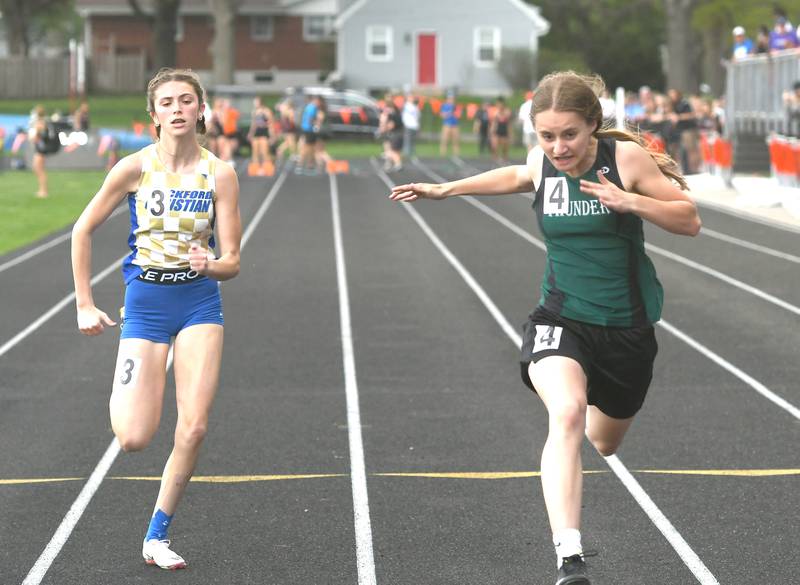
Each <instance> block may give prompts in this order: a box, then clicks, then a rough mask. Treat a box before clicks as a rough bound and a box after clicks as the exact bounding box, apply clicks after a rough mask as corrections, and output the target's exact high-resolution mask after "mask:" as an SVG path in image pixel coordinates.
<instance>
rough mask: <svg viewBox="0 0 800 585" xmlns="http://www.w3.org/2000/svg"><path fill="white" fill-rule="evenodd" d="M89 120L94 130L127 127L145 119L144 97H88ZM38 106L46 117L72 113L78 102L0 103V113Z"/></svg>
mask: <svg viewBox="0 0 800 585" xmlns="http://www.w3.org/2000/svg"><path fill="white" fill-rule="evenodd" d="M87 101H88V102H89V117H90V120H91V125H92V126H93V127H95V128H100V127H103V128H130V127H131V125H132V124H133V121H134V120H139V121H144V120H147V119H148V116H147V112H146V105H147V104H146V103H145V97H144V95H143V94H137V95H115V96H96V97H89V98H88V100H87ZM39 104H41V105H42V106H44V109H45V111H46V112H47V113H48V114H52V113H53V112H60V113H62V114H64V115H67V114H71V113H72V112H73V111H74V110H75V109H77V107H78V102H77V101H75V100H73V101H72V102H70V100H69V99H67V98H60V99H45V100H42V99H40V100H34V99H25V100H0V113H3V114H24V115H28V114H30V112H31V110H32V109H33V108H34V106H36V105H39Z"/></svg>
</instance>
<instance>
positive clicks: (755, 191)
mask: <svg viewBox="0 0 800 585" xmlns="http://www.w3.org/2000/svg"><path fill="white" fill-rule="evenodd" d="M686 180H687V181H688V183H689V188H690V189H691V190H690V191H689V195H690V196H691V197H692V198H694V199H695V201H697V202H698V203H699V204H701V205H706V206H708V207H712V208H717V209H720V210H722V211H727V212H729V213H732V214H734V215H739V216H742V217H747V218H750V219H754V220H756V221H761V222H763V223H767V224H770V225H776V226H779V227H783V228H785V229H789V230H793V231H797V232H798V233H800V189H797V188H791V187H784V186H781V185H778V182H777V181H776V180H775V179H773V178H769V177H754V176H747V175H736V176H734V177H733V181H732V183H733V188H729V187H726V186H725V183H724V181H723V180H722V178H721V177H718V176H714V175H711V174H708V173H703V174H698V175H690V176H688V177H686Z"/></svg>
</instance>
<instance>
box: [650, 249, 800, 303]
mask: <svg viewBox="0 0 800 585" xmlns="http://www.w3.org/2000/svg"><path fill="white" fill-rule="evenodd" d="M645 247H646V248H647V249H648V250H649V251H652V252H655V253H656V254H660V255H661V256H664V257H666V258H669V259H670V260H674V261H675V262H678V263H680V264H683V265H684V266H688V267H689V268H694V269H695V270H698V271H700V272H703V273H705V274H708V275H709V276H713V277H714V278H717V279H719V280H721V281H722V282H727V283H728V284H730V285H733V286H735V287H736V288H738V289H741V290H743V291H745V292H749V293H750V294H751V295H754V296H757V297H759V298H761V299H764V300H765V301H767V302H768V303H772V304H773V305H776V306H778V307H780V308H781V309H786V310H787V311H789V312H791V313H794V314H795V315H800V307H798V306H796V305H793V304H791V303H788V302H786V301H784V300H783V299H779V298H778V297H776V296H774V295H771V294H769V293H766V292H764V291H763V290H761V289H760V288H756V287H754V286H751V285H749V284H747V283H745V282H742V281H741V280H738V279H736V278H733V277H732V276H728V275H727V274H724V273H722V272H720V271H719V270H715V269H713V268H711V267H709V266H706V265H705V264H700V263H699V262H695V261H694V260H689V259H688V258H685V257H683V256H679V255H678V254H675V253H673V252H670V251H669V250H665V249H664V248H659V247H658V246H654V245H653V244H645Z"/></svg>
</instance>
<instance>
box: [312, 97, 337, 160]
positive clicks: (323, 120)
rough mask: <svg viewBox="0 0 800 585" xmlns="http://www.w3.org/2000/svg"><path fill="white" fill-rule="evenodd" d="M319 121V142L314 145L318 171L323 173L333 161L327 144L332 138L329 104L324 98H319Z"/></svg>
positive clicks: (317, 122) (315, 127)
mask: <svg viewBox="0 0 800 585" xmlns="http://www.w3.org/2000/svg"><path fill="white" fill-rule="evenodd" d="M316 100H317V119H316V120H315V122H314V130H315V131H316V133H317V142H316V144H314V161H315V162H316V163H317V171H318V172H320V173H321V172H323V171H325V169H326V168H327V167H328V163H329V162H331V161H332V160H333V159H332V158H331V155H330V154H328V147H327V146H326V142H327V141H328V139H329V138H330V130H329V129H330V120H329V119H328V102H326V101H325V98H324V97H322V96H317V98H316Z"/></svg>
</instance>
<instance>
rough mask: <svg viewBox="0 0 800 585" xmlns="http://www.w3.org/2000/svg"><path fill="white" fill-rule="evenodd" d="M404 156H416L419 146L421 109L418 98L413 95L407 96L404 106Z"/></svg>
mask: <svg viewBox="0 0 800 585" xmlns="http://www.w3.org/2000/svg"><path fill="white" fill-rule="evenodd" d="M402 122H403V154H405V155H406V156H407V157H412V156H414V151H415V150H416V145H417V134H418V133H419V107H418V106H417V98H415V97H414V96H413V95H408V96H406V101H405V103H404V104H403V115H402Z"/></svg>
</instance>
